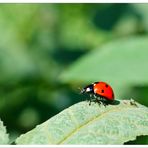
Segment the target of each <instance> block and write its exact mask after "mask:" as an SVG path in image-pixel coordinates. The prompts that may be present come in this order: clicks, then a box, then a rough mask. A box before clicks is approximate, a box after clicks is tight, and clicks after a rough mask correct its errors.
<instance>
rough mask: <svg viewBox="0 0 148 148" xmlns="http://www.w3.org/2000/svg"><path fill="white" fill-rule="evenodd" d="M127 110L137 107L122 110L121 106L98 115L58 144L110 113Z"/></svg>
mask: <svg viewBox="0 0 148 148" xmlns="http://www.w3.org/2000/svg"><path fill="white" fill-rule="evenodd" d="M127 108H135V107H131V106H130V107H129V106H128V107H125V108H121V106H120V107H118V108H115V109H110V110H107V111H105V112H104V113H102V114H101V115H98V116H96V117H94V118H91V119H90V120H88V121H87V122H86V123H84V124H82V125H80V126H79V127H78V128H76V129H74V130H73V131H72V132H70V133H69V134H68V135H67V136H66V137H65V138H63V139H62V140H61V141H59V142H58V143H57V144H63V143H64V142H65V141H66V140H67V139H68V138H70V137H71V136H72V135H74V134H75V133H76V132H78V131H79V130H80V129H82V128H84V127H85V126H87V125H88V124H90V123H92V122H94V121H95V120H98V119H100V118H103V117H105V115H106V114H109V113H111V112H116V111H122V110H125V109H127Z"/></svg>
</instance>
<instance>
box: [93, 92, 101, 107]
mask: <svg viewBox="0 0 148 148" xmlns="http://www.w3.org/2000/svg"><path fill="white" fill-rule="evenodd" d="M94 97H95V103H98V104H99V106H100V104H101V102H100V99H99V98H98V96H96V95H95V94H94Z"/></svg>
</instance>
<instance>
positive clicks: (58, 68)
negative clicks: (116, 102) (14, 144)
mask: <svg viewBox="0 0 148 148" xmlns="http://www.w3.org/2000/svg"><path fill="white" fill-rule="evenodd" d="M147 34H148V5H147V4H1V5H0V70H1V74H0V118H1V119H2V121H4V124H5V126H6V127H7V130H8V133H10V138H11V141H13V140H14V139H15V138H16V137H17V136H19V135H20V134H22V133H25V132H27V131H29V130H31V129H32V128H34V127H35V126H36V125H38V124H40V123H42V122H44V121H46V120H47V119H49V118H50V117H52V116H54V115H55V114H57V113H58V112H60V111H62V110H63V109H65V108H66V107H69V106H71V105H72V104H74V103H77V102H79V101H83V100H85V98H86V96H82V95H80V94H79V89H78V88H79V87H83V86H85V84H87V83H92V82H93V81H102V80H103V81H106V82H108V83H109V84H111V86H112V87H113V88H114V89H115V90H114V91H115V96H117V98H118V99H130V98H133V99H135V100H137V101H138V102H140V103H141V104H144V105H145V106H148V49H147V48H148V36H147ZM120 39H121V41H120ZM122 39H123V41H122ZM118 40H119V43H117V45H116V41H118ZM124 40H125V43H124ZM130 40H131V41H130ZM120 42H121V44H120ZM128 42H130V43H128ZM108 43H110V44H111V46H112V49H111V50H109V52H108V50H107V49H108V46H109V47H110V44H108ZM114 43H115V45H114ZM106 44H107V45H108V46H107V47H106V46H105V45H106ZM112 44H113V45H112ZM125 44H126V46H127V48H126V46H125V47H122V46H124V45H125ZM114 47H115V48H116V50H114ZM132 49H133V51H130V50H132ZM143 49H145V50H143ZM100 50H101V51H100ZM103 50H104V51H105V53H106V54H104V51H103ZM134 50H136V51H134ZM135 52H136V56H135V54H134V53H135ZM95 53H97V54H98V55H99V56H98V57H95V56H96V55H97V54H95ZM107 53H108V54H107ZM120 53H121V54H120ZM106 55H109V58H106ZM127 55H128V62H127V58H126V57H127ZM110 56H111V57H110ZM99 57H100V58H99ZM118 57H119V58H118ZM121 58H123V59H122V60H120V59H121ZM94 59H95V60H94ZM99 59H102V60H104V61H105V62H106V63H104V62H98V63H96V61H97V60H99ZM93 60H94V61H93ZM114 60H115V61H114ZM87 61H88V63H89V64H88V66H87ZM91 62H92V63H93V64H91ZM114 63H119V64H118V65H115V64H114ZM128 63H130V64H129V65H130V66H131V67H130V66H129V65H128ZM95 64H96V65H95ZM108 64H109V65H108ZM83 65H85V66H84V67H83ZM134 66H135V69H134V70H135V71H130V72H129V70H130V69H131V68H132V67H134ZM106 67H108V68H107V70H108V71H107V72H106V69H105V68H106ZM110 67H111V68H112V70H110ZM119 68H120V70H119ZM90 69H91V70H90ZM118 71H120V73H119V75H118ZM116 72H117V73H116ZM114 73H115V74H116V75H114ZM133 76H136V77H134V78H133ZM131 79H132V81H130V80H131ZM128 82H130V83H128ZM122 84H124V87H123V85H122ZM119 86H120V87H119ZM137 143H138V144H148V137H147V136H145V137H139V138H138V140H136V141H134V142H129V143H127V144H137Z"/></svg>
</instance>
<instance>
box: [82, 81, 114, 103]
mask: <svg viewBox="0 0 148 148" xmlns="http://www.w3.org/2000/svg"><path fill="white" fill-rule="evenodd" d="M81 93H88V94H90V103H89V104H91V101H93V100H95V102H98V103H99V104H100V103H101V102H102V103H103V104H104V105H107V104H110V103H111V102H113V101H114V92H113V89H112V88H111V86H110V85H109V84H107V83H106V82H95V83H92V84H90V85H87V86H86V87H84V88H82V90H81ZM92 96H93V97H94V98H93V99H92Z"/></svg>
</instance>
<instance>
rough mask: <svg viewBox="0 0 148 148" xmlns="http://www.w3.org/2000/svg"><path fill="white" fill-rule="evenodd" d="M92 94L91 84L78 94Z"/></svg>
mask: <svg viewBox="0 0 148 148" xmlns="http://www.w3.org/2000/svg"><path fill="white" fill-rule="evenodd" d="M93 92H94V91H93V84H91V85H88V86H86V87H84V88H82V89H81V92H80V93H81V94H83V93H93Z"/></svg>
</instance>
